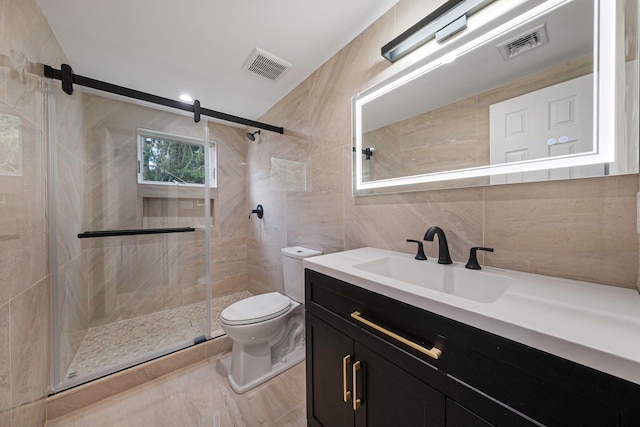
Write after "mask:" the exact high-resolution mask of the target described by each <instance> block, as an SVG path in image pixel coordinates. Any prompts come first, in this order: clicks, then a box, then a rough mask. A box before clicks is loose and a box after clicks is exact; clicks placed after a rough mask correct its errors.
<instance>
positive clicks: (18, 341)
mask: <svg viewBox="0 0 640 427" xmlns="http://www.w3.org/2000/svg"><path fill="white" fill-rule="evenodd" d="M10 310H11V320H10V322H11V405H12V407H13V408H14V409H15V408H17V407H18V406H21V405H24V404H27V403H31V402H35V401H37V400H39V399H42V398H43V397H44V396H46V394H47V391H48V386H49V282H48V280H46V279H45V280H42V281H40V282H38V283H37V284H36V285H34V286H32V287H31V288H29V289H28V290H27V291H25V292H23V293H22V294H20V296H18V297H17V298H15V299H14V300H13V301H11V303H10Z"/></svg>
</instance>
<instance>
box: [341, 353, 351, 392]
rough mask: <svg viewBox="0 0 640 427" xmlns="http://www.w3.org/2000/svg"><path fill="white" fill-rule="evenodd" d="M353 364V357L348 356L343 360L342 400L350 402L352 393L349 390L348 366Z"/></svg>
mask: <svg viewBox="0 0 640 427" xmlns="http://www.w3.org/2000/svg"><path fill="white" fill-rule="evenodd" d="M349 362H351V355H349V354H347V355H346V356H345V357H343V358H342V400H343V401H345V402H348V401H349V400H350V399H351V392H350V391H349V390H347V364H349Z"/></svg>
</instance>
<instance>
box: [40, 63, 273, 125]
mask: <svg viewBox="0 0 640 427" xmlns="http://www.w3.org/2000/svg"><path fill="white" fill-rule="evenodd" d="M44 76H45V77H48V78H50V79H55V80H60V81H61V82H62V90H63V91H64V92H65V93H66V94H67V95H71V94H72V93H73V85H74V84H76V85H79V86H84V87H88V88H91V89H97V90H101V91H103V92H108V93H113V94H115V95H120V96H125V97H127V98H133V99H137V100H140V101H145V102H150V103H152V104H158V105H163V106H165V107H170V108H175V109H177V110H182V111H188V112H190V113H193V120H194V121H195V122H196V123H198V122H199V121H200V116H207V117H212V118H214V119H219V120H224V121H227V122H232V123H238V124H241V125H245V126H250V127H254V128H258V129H264V130H268V131H271V132H276V133H279V134H283V133H284V128H282V127H278V126H273V125H270V124H267V123H262V122H257V121H255V120H250V119H245V118H243V117H238V116H233V115H231V114H226V113H221V112H219V111H214V110H210V109H208V108H203V107H201V106H200V101H198V100H197V99H196V100H194V101H193V104H189V103H186V102H181V101H175V100H173V99H169V98H163V97H161V96H157V95H152V94H150V93H146V92H141V91H139V90H135V89H129V88H126V87H123V86H118V85H114V84H111V83H107V82H103V81H100V80H95V79H92V78H89V77H84V76H81V75H79V74H74V72H73V69H72V68H71V66H70V65H68V64H62V65H61V66H60V69H59V70H56V69H55V68H53V67H51V66H49V65H45V66H44Z"/></svg>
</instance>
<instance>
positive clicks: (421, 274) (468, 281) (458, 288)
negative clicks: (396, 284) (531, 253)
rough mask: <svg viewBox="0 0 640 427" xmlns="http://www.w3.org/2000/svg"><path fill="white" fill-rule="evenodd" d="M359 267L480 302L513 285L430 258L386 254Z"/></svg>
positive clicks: (488, 299)
mask: <svg viewBox="0 0 640 427" xmlns="http://www.w3.org/2000/svg"><path fill="white" fill-rule="evenodd" d="M353 268H356V269H358V270H362V271H366V272H369V273H373V274H377V275H379V276H384V277H388V278H390V279H394V280H398V281H401V282H405V283H409V284H411V285H415V286H420V287H422V288H427V289H432V290H435V291H439V292H443V293H447V294H451V295H456V296H458V297H461V298H466V299H469V300H473V301H477V302H485V303H489V302H494V301H496V300H497V299H498V298H500V296H501V295H502V294H504V292H505V291H506V290H507V289H508V288H509V286H511V283H512V281H513V279H511V278H509V277H504V276H500V275H497V274H492V273H487V272H484V271H478V270H469V269H466V268H464V266H462V265H460V264H454V265H440V264H436V263H435V262H430V261H417V260H413V259H406V258H398V257H384V258H379V259H376V260H373V261H368V262H364V263H361V264H356V265H354V266H353Z"/></svg>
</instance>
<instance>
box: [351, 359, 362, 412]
mask: <svg viewBox="0 0 640 427" xmlns="http://www.w3.org/2000/svg"><path fill="white" fill-rule="evenodd" d="M359 369H360V361H359V360H358V361H357V362H355V363H354V364H353V410H354V411H355V410H357V409H358V408H359V407H360V406H361V405H362V401H361V400H360V399H358V388H357V384H358V379H357V376H356V374H357V372H358V370H359Z"/></svg>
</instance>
